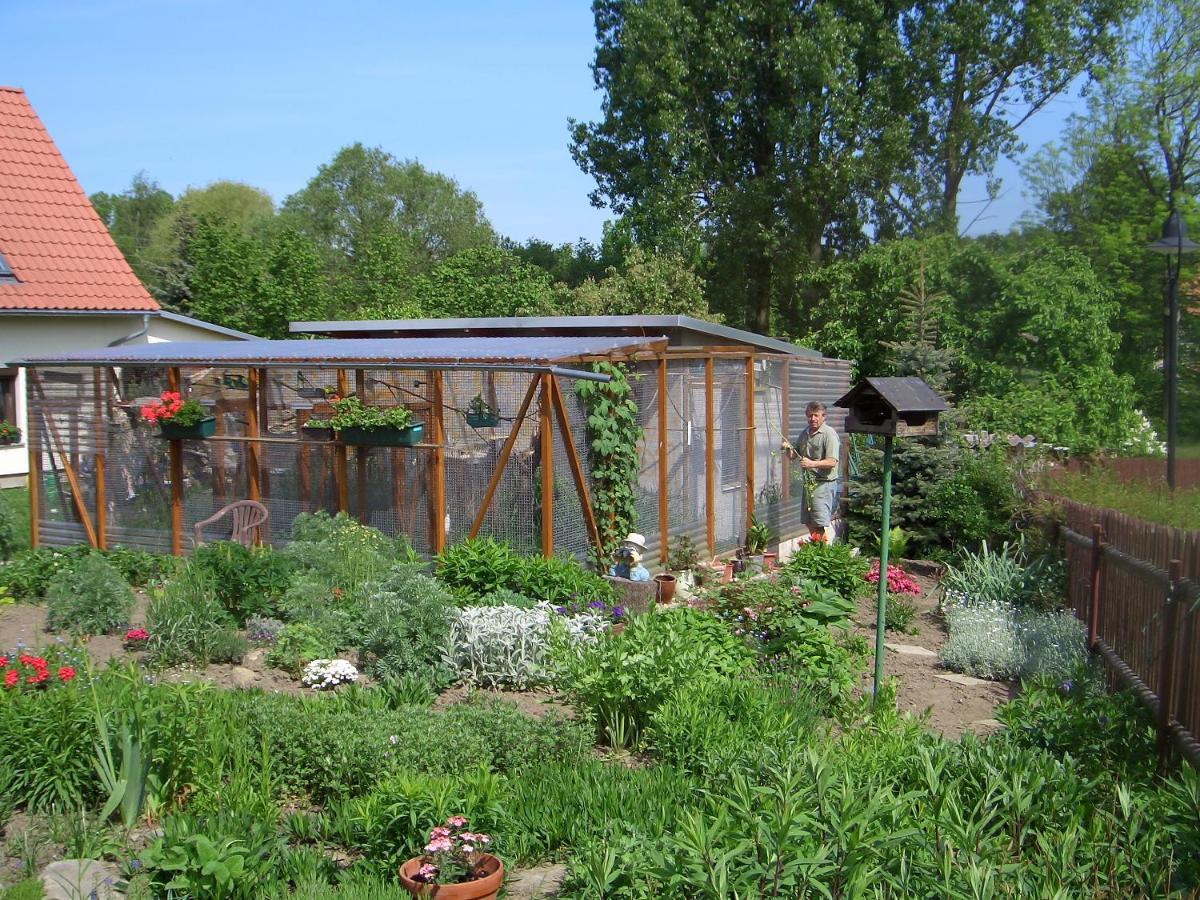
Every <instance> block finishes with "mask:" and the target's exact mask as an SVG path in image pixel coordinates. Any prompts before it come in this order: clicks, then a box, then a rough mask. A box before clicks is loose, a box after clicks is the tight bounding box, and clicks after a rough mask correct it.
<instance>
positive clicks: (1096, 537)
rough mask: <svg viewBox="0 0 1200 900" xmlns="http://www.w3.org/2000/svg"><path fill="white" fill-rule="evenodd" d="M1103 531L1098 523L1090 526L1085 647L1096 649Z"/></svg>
mask: <svg viewBox="0 0 1200 900" xmlns="http://www.w3.org/2000/svg"><path fill="white" fill-rule="evenodd" d="M1103 563H1104V529H1103V528H1102V527H1101V525H1100V523H1099V522H1096V523H1094V524H1093V525H1092V579H1091V582H1092V590H1091V597H1090V600H1089V602H1088V617H1087V647H1088V650H1095V649H1096V641H1097V640H1098V639H1099V635H1100V594H1101V590H1102V588H1103V571H1104V567H1103Z"/></svg>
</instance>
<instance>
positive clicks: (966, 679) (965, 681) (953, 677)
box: [933, 672, 996, 687]
mask: <svg viewBox="0 0 1200 900" xmlns="http://www.w3.org/2000/svg"><path fill="white" fill-rule="evenodd" d="M933 677H934V678H940V679H942V681H952V682H954V683H955V684H962V685H966V686H967V687H980V686H986V685H994V684H996V682H994V681H988V680H987V679H985V678H972V677H971V676H970V675H960V674H959V673H958V672H945V673H943V672H934V673H933Z"/></svg>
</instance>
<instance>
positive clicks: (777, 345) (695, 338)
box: [289, 316, 821, 357]
mask: <svg viewBox="0 0 1200 900" xmlns="http://www.w3.org/2000/svg"><path fill="white" fill-rule="evenodd" d="M289 329H290V330H291V332H292V334H354V335H359V336H362V337H367V336H371V335H378V334H392V335H401V334H404V335H416V334H424V335H428V336H430V337H434V336H444V337H449V336H451V335H454V334H460V335H492V336H504V335H524V334H529V333H531V332H532V333H538V334H541V335H561V336H564V337H567V336H582V335H586V334H597V335H599V334H605V335H610V336H611V335H627V336H641V335H646V336H649V335H666V336H667V339H668V340H669V341H670V343H671V346H680V345H685V346H686V345H692V346H704V345H729V344H744V345H746V346H747V347H754V348H757V349H759V350H767V351H769V352H771V353H789V354H792V355H794V356H812V357H820V355H821V354H820V353H818V352H817V351H815V350H810V349H808V348H807V347H801V346H798V345H796V344H789V343H788V342H787V341H781V340H779V339H778V338H772V337H764V336H763V335H761V334H755V333H754V332H752V331H744V330H742V329H740V328H731V327H730V326H728V325H719V324H717V323H716V322H706V321H704V320H703V319H693V318H692V317H691V316H520V317H511V316H509V317H499V318H482V319H363V320H357V321H345V322H292V323H291V325H290V326H289Z"/></svg>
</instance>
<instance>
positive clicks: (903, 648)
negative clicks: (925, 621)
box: [883, 643, 937, 656]
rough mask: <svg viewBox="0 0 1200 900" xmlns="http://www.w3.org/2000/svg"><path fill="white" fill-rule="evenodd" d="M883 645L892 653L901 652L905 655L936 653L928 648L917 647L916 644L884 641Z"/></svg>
mask: <svg viewBox="0 0 1200 900" xmlns="http://www.w3.org/2000/svg"><path fill="white" fill-rule="evenodd" d="M883 646H885V647H887V648H888V649H889V650H891V651H892V652H893V653H902V654H904V655H905V656H937V653H935V652H934V651H932V650H928V649H926V648H925V647H918V646H917V645H916V644H888V643H885V644H884V645H883Z"/></svg>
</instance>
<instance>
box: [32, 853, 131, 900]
mask: <svg viewBox="0 0 1200 900" xmlns="http://www.w3.org/2000/svg"><path fill="white" fill-rule="evenodd" d="M119 878H120V872H118V871H117V869H116V867H115V866H110V865H108V864H107V863H102V862H97V861H96V860H94V859H60V860H58V861H56V862H52V863H50V864H49V865H48V866H46V868H45V869H43V870H42V897H43V898H44V900H82V898H90V897H91V896H93V894H94V896H95V897H96V900H107V898H114V897H124V896H125V894H124V893H123V892H122V891H119V890H117V889H116V888H115V887H113V885H114V884H116V882H117V880H118V879H119Z"/></svg>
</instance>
